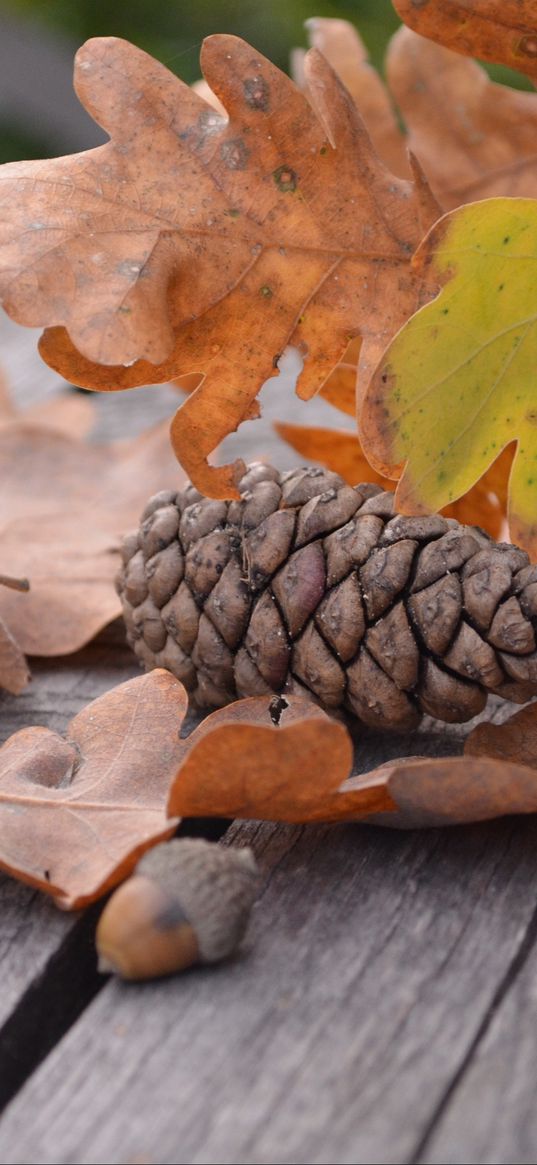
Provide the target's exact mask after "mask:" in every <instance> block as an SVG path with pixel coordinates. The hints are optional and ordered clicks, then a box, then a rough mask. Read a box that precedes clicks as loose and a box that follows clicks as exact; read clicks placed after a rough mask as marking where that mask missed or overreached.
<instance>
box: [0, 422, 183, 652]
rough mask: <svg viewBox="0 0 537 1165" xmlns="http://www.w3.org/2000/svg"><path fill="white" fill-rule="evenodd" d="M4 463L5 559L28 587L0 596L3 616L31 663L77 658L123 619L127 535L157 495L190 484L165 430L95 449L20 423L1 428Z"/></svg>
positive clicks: (1, 535)
mask: <svg viewBox="0 0 537 1165" xmlns="http://www.w3.org/2000/svg"><path fill="white" fill-rule="evenodd" d="M0 465H1V466H2V474H3V479H2V488H3V491H4V492H3V500H2V517H1V520H0V560H1V561H2V562H4V563H6V564H9V570H10V573H11V574H19V575H21V576H22V575H25V576H27V577H28V578H30V580H31V589H30V592H29V594H26V595H22V594H17V592H16V591H12V590H6V589H5V588H1V589H0V617H1V618H3V619H4V620H5V621H6V622H7V624H8V626H9V628H10V631H11V633H12V634H13V635H14V636H15V639H16V640H17V642H18V644H19V645H20V647H21V649H22V650H23V651H25V652H27V653H28V654H30V655H64V654H67V653H69V652H72V651H77V650H78V649H79V648H80V647H82V646H83V645H84V644H85V643H88V642H89V641H90V640H91V639H92V638H93V637H94V635H96V634H97V633H98V632H99V631H100V630H101V629H102V628H103V627H106V625H107V624H108V623H110V622H111V621H112V620H113V619H116V618H117V617H118V616H119V615H120V614H121V603H120V601H119V598H118V596H117V594H116V592H115V589H114V579H115V576H116V574H117V570H118V566H119V545H120V542H121V536H122V535H123V534H124V533H125V531H126V530H128V529H129V528H130V527H131V526H134V525H136V524H137V523H138V520H139V516H140V513H141V512H142V510H143V508H144V506H145V504H146V501H147V498H148V496H149V495H150V494H151V493H152V492H156V491H157V490H159V489H166V488H167V489H179V488H180V487H181V485H182V484H183V482H184V475H182V474H181V472H180V470H179V467H178V465H177V462H176V460H175V458H174V456H173V454H172V451H171V449H170V444H169V439H168V433H167V425H166V423H164V424H159V425H157V426H156V427H155V428H153V429H150V430H148V431H147V432H145V433H143V434H142V435H141V436H140V437H137V438H135V439H134V440H130V441H114V442H109V443H102V444H89V443H87V442H85V441H80V440H76V439H74V438H72V437H68V436H66V435H65V434H64V433H61V432H53V431H51V430H48V429H46V428H43V427H38V426H36V425H31V424H27V423H26V422H24V421H20V422H17V424H13V425H11V426H8V427H6V428H5V429H1V428H0Z"/></svg>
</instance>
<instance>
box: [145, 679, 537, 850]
mask: <svg viewBox="0 0 537 1165" xmlns="http://www.w3.org/2000/svg"><path fill="white" fill-rule="evenodd" d="M352 760H353V750H352V743H351V739H350V736H349V735H348V733H347V731H346V729H345V727H344V726H343V724H341V723H339V722H337V721H335V720H333V719H330V717H329V716H327V714H326V713H325V712H323V711H322V710H321V709H320V708H317V707H316V706H315V705H312V704H311V703H310V702H309V701H307V700H304V699H303V698H302V697H299V696H288V697H286V698H285V699H282V698H280V697H273V698H272V699H269V698H268V697H265V696H255V697H252V698H250V699H246V700H240V701H238V702H237V703H235V704H231V705H228V707H226V708H222V709H219V710H218V711H217V712H213V713H212V715H210V716H208V717H207V719H206V720H204V721H203V723H202V724H201V725H200V726H199V728H197V729H196V730H195V731H194V732H193V733H192V734H191V735H190V736H189V737H188V739H187V740H185V741H184V742H183V755H182V757H181V763H180V767H179V770H178V773H177V777H176V779H175V781H174V783H173V785H172V789H171V792H170V798H169V802H168V810H169V812H170V813H174V814H177V815H181V816H185V817H188V816H192V815H195V816H198V815H199V816H223V817H239V818H240V817H243V818H253V819H267V820H273V821H288V822H314V821H331V822H336V821H369V822H371V823H374V824H378V825H388V826H395V827H397V828H399V827H401V828H414V827H418V826H427V825H431V826H436V825H454V824H457V823H461V822H467V821H483V820H487V819H489V818H493V817H500V816H504V815H506V814H511V813H533V812H536V811H537V773H536V772H535V770H534V769H532V768H530V767H528V765H526V764H523V763H517V760H516V758H515V759H513V758H510V759H509V762H508V763H506V762H505V761H503V760H502V761H499V760H497V759H495V758H494V757H490V756H479V757H478V756H466V757H459V756H453V757H443V758H441V759H430V758H425V757H403V758H401V759H399V760H395V761H390V762H389V763H388V764H383V765H380V766H379V767H378V768H375V769H373V770H372V771H371V772H368V773H364V774H363V775H361V776H356V777H352V776H350V773H351V771H352Z"/></svg>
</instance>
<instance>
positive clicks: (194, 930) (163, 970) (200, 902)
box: [96, 838, 259, 979]
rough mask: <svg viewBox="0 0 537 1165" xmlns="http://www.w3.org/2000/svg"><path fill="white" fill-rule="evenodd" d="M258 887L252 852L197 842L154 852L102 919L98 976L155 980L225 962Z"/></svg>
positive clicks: (172, 843) (182, 842) (173, 844)
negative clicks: (208, 964)
mask: <svg viewBox="0 0 537 1165" xmlns="http://www.w3.org/2000/svg"><path fill="white" fill-rule="evenodd" d="M258 887H259V872H258V868H257V864H256V861H255V858H254V855H253V853H252V851H251V850H250V849H230V848H228V847H226V846H223V845H219V844H215V843H214V842H212V843H211V842H207V841H203V840H200V839H198V838H180V839H177V840H175V841H170V842H168V843H166V844H164V845H159V846H156V847H155V848H154V849H152V850H149V852H148V853H146V854H145V855H144V857H143V858H142V860H141V861H140V862H139V863H138V865H137V867H136V870H135V872H134V874H133V875H132V877H131V878H129V879H128V880H127V881H126V882H124V883H123V885H121V886H120V887H119V889H118V890H116V892H115V894H113V895H112V897H111V898H110V901H109V902H108V903H107V905H106V907H105V909H104V911H103V913H102V915H101V918H100V920H99V925H98V927H97V935H96V943H97V952H98V955H99V970H100V971H101V972H102V973H103V974H106V973H109V972H113V973H115V974H117V975H120V976H121V977H122V978H123V979H153V978H156V977H157V976H159V975H170V974H172V973H173V972H174V971H182V970H184V969H185V968H186V967H190V966H192V965H193V964H194V963H215V962H218V961H219V960H220V959H225V958H226V957H227V956H228V955H230V954H232V952H233V951H234V950H235V948H236V947H237V946H238V944H239V943H240V941H241V939H242V937H243V935H244V932H245V930H246V926H247V923H248V919H249V916H250V911H251V909H252V906H253V903H254V901H255V898H256V895H257V891H258Z"/></svg>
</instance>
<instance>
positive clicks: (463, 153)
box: [292, 19, 537, 210]
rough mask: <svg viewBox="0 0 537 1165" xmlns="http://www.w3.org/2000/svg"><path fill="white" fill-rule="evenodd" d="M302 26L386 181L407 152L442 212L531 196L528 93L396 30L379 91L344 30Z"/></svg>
mask: <svg viewBox="0 0 537 1165" xmlns="http://www.w3.org/2000/svg"><path fill="white" fill-rule="evenodd" d="M306 27H307V29H308V33H309V39H310V43H311V44H313V45H315V46H316V47H317V48H318V49H320V51H321V52H322V53H323V54H324V55H325V56H326V57H327V58H328V60H329V61H330V64H331V65H332V67H333V68H334V69H335V71H336V73H337V74H338V76H339V77H340V78H341V80H342V81H343V83H344V84H345V85H346V87H347V89H348V90H349V93H350V94H351V96H352V97H353V100H354V101H355V103H356V105H357V108H358V110H359V112H360V114H361V116H362V118H363V120H364V122H365V125H366V128H367V131H368V133H369V135H370V137H371V140H372V142H373V144H374V146H375V149H376V150H377V153H378V154H379V156H380V157H381V158H382V159H383V161H384V162H386V163H387V165H388V166H389V167H390V169H391V170H393V172H394V173H396V174H401V175H403V176H404V175H406V174H407V172H408V162H407V153H408V149H410V150H411V152H412V153H413V154H415V155H416V157H417V158H418V159H419V162H420V165H421V166H423V169H424V171H425V174H426V175H427V179H428V181H429V183H430V186H431V189H432V191H433V193H434V194H435V195H436V197H437V199H438V201H439V202H440V204H441V205H442V206H443V207H444V208H445V209H446V210H449V209H450V208H451V207H453V206H460V205H461V204H462V203H463V202H475V201H476V200H477V199H480V198H490V197H493V196H497V195H507V196H510V197H514V196H516V197H526V198H532V197H535V196H536V194H537V157H536V153H535V133H536V130H537V94H535V93H522V92H520V91H519V90H515V89H510V88H509V86H507V85H497V84H494V83H493V82H492V81H491V80H490V79H489V77H488V76H487V73H486V72H485V70H484V69H482V68H481V67H480V66H479V65H478V64H477V63H476V62H475V61H472V60H470V59H469V58H465V57H463V56H461V55H460V54H459V53H455V52H452V51H451V50H450V49H447V48H444V47H443V46H441V45H438V44H434V43H433V42H432V41H431V40H428V39H426V38H425V37H423V36H419V35H418V34H417V33H415V32H412V31H411V30H410V29H409V28H405V27H403V28H400V29H399V30H398V31H397V32H396V33H395V35H394V36H393V37H392V39H391V40H390V42H389V44H388V49H387V53H386V62H385V68H386V79H387V87H386V86H385V85H384V83H383V82H382V81H381V79H380V77H379V76H378V75H377V74H376V73H375V71H374V70H373V69H372V68H371V66H370V65H369V63H368V61H367V53H366V50H365V48H364V46H363V44H362V42H361V40H360V37H359V36H358V33H357V32H356V30H355V29H354V28H353V26H352V24H348V23H347V21H344V20H318V19H315V20H309V21H307V22H306ZM303 55H304V54H303V51H302V50H295V53H294V54H293V58H292V59H293V66H294V68H295V70H296V74H297V81H298V83H299V84H303V80H302V75H301V68H300V66H301V61H302V59H303ZM395 107H397V108H398V110H399V113H400V115H401V116H402V119H403V122H404V124H405V129H406V132H404V131H403V130H402V129H401V128H400V127H399V125H398V122H397V118H396V116H395V112H394V109H395Z"/></svg>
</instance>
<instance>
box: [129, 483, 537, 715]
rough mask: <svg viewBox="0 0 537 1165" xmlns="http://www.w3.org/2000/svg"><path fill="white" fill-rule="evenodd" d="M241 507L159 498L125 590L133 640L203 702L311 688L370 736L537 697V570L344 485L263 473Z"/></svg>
mask: <svg viewBox="0 0 537 1165" xmlns="http://www.w3.org/2000/svg"><path fill="white" fill-rule="evenodd" d="M241 491H242V499H241V501H234V502H231V503H226V502H222V501H214V500H209V499H204V498H202V497H201V496H200V495H199V494H198V492H197V491H196V490H194V489H193V488H192V487H191V486H190V487H187V489H186V490H184V491H183V492H182V493H180V494H177V495H173V494H170V493H169V492H165V493H163V494H162V495H160V496H159V497H157V498H156V499H152V500H151V501H150V503H149V504H148V506H147V507H146V510H145V512H144V515H143V520H142V524H141V527H140V531H139V532H138V535H137V536H134V537H133V536H132V535H131V536H129V538H128V539H126V541H125V546H124V550H123V562H124V565H123V568H122V571H121V574H120V577H119V580H118V590H119V593H120V595H121V598H122V603H123V608H124V612H125V620H126V624H127V633H128V638H129V641H130V642H131V644H132V646H133V647H134V650H135V651H136V653H137V655H138V656H139V658H140V660H141V662H142V663H144V664H145V665H146V666H149V667H150V666H164V667H169V668H170V670H172V671H173V672H174V673H175V674H176V675H178V676H179V678H180V679H181V680H182V682H183V683H185V686H186V687H187V688H188V690H189V691H190V692H191V694H192V696H193V698H194V700H195V701H197V702H198V703H200V704H207V705H210V706H219V705H222V704H225V703H227V702H229V701H231V700H233V699H236V698H237V697H238V696H243V695H256V694H266V693H269V692H280V691H283V690H286V691H289V690H293V689H294V690H304V689H305V690H307V691H309V692H311V693H312V694H313V696H315V697H316V698H317V699H318V700H319V701H321V702H322V703H323V704H325V705H326V706H327V707H332V708H336V707H342V706H344V707H346V708H348V709H350V710H351V711H352V712H354V714H355V715H357V716H358V717H359V718H360V719H361V720H363V721H364V722H365V723H367V724H369V725H372V726H375V727H382V728H394V729H398V730H407V729H409V728H413V727H415V725H416V724H417V723H418V722H419V719H420V716H421V715H422V713H423V712H428V713H430V714H431V715H433V716H436V717H439V718H440V719H444V720H448V721H452V720H464V719H469V718H470V717H471V716H474V715H475V714H476V712H478V711H480V710H481V709H482V708H483V707H484V704H485V702H486V699H487V695H488V693H489V692H499V693H500V694H502V695H505V696H506V697H507V698H509V699H517V700H519V701H520V702H525V701H526V700H527V699H529V698H531V696H534V695H537V650H536V635H535V630H536V628H537V567H533V566H530V565H529V563H528V558H527V555H526V554H525V553H524V552H523V551H520V550H518V549H517V548H516V547H512V546H507V545H496V544H495V543H493V542H492V541H491V540H490V539H489V538H488V536H487V535H485V534H483V532H482V531H480V530H477V529H475V528H468V527H462V526H460V525H459V524H458V523H456V522H455V521H454V520H452V519H449V520H448V519H445V518H442V517H440V516H438V515H433V516H431V517H418V518H412V517H403V516H401V515H394V513H393V494H391V493H383V492H382V491H381V490H380V489H379V488H378V487H376V486H372V485H360V486H356V487H355V488H354V489H353V488H351V487H350V486H348V485H346V484H345V483H344V482H343V480H342V479H341V478H339V477H338V475H337V474H334V473H331V472H329V471H325V470H321V469H300V470H296V471H293V472H292V473H287V474H283V475H280V474H278V472H277V471H276V470H275V469H273V468H272V467H270V466H265V465H254V466H251V467H250V468H249V469H248V471H247V473H246V476H245V478H244V479H243V482H242V483H241Z"/></svg>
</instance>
